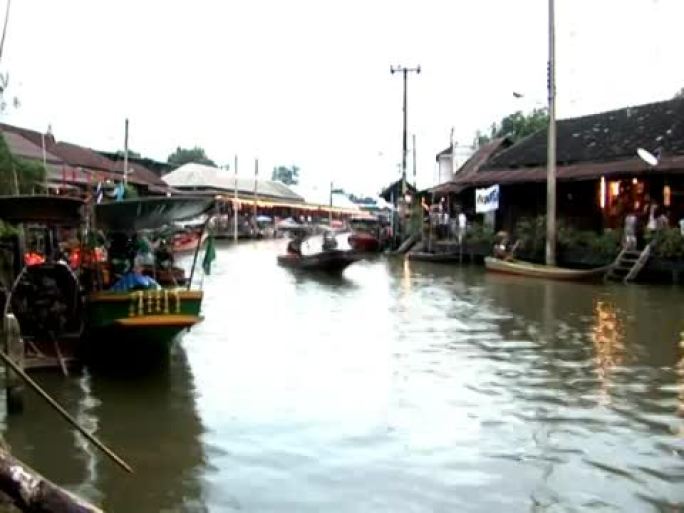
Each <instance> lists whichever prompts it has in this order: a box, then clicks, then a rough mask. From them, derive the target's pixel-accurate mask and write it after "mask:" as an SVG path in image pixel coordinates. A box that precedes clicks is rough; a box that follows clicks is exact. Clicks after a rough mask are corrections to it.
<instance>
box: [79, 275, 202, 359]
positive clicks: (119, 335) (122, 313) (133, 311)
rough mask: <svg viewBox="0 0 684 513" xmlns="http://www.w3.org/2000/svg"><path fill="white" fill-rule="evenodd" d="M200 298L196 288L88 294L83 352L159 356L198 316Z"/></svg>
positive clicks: (112, 356) (92, 355) (114, 356)
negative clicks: (191, 289)
mask: <svg viewBox="0 0 684 513" xmlns="http://www.w3.org/2000/svg"><path fill="white" fill-rule="evenodd" d="M201 304H202V292H201V291H189V290H180V289H158V290H145V291H142V290H141V291H133V292H120V293H117V292H99V293H96V294H92V295H91V296H89V297H88V299H87V304H86V337H85V339H84V342H83V347H82V349H83V354H84V356H85V357H86V358H87V359H88V360H91V361H92V360H103V359H109V360H112V361H121V360H125V359H129V360H137V361H147V360H149V359H156V358H158V357H163V356H164V355H167V354H168V351H169V349H170V347H171V345H172V344H173V342H174V340H175V339H176V338H177V337H178V335H180V334H181V333H182V332H183V331H185V330H186V329H189V328H191V327H192V326H194V325H195V324H197V323H199V322H201V320H202V318H201V316H200V308H201Z"/></svg>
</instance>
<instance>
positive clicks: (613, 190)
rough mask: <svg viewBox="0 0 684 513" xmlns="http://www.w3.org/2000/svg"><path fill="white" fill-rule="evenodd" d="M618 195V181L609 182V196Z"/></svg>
mask: <svg viewBox="0 0 684 513" xmlns="http://www.w3.org/2000/svg"><path fill="white" fill-rule="evenodd" d="M619 194H620V181H619V180H618V181H615V182H610V195H611V197H613V198H614V197H615V196H618V195H619Z"/></svg>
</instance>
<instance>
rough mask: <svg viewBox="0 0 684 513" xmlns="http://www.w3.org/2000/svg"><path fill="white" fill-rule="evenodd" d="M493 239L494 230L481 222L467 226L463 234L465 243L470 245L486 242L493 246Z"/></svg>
mask: <svg viewBox="0 0 684 513" xmlns="http://www.w3.org/2000/svg"><path fill="white" fill-rule="evenodd" d="M494 240H495V234H494V230H493V229H492V228H490V227H489V226H485V225H484V224H482V223H472V224H471V225H469V226H468V229H467V231H466V234H465V241H466V243H468V244H472V245H480V244H486V245H488V246H493V245H494Z"/></svg>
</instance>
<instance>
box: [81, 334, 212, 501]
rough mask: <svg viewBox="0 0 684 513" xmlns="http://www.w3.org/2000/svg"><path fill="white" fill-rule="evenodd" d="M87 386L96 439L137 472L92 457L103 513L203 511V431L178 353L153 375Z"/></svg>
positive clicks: (180, 351)
mask: <svg viewBox="0 0 684 513" xmlns="http://www.w3.org/2000/svg"><path fill="white" fill-rule="evenodd" d="M90 387H91V393H92V396H93V398H95V399H96V401H95V402H94V405H93V407H92V408H91V415H93V416H96V417H97V419H98V424H99V430H98V432H97V434H98V435H99V436H101V437H102V438H103V439H104V440H107V441H108V442H109V443H110V444H111V445H112V447H116V448H117V450H118V451H119V452H120V453H121V454H122V455H123V457H125V458H126V460H127V461H128V463H129V464H130V465H131V466H132V467H133V468H134V469H135V472H136V473H135V475H132V476H129V475H125V474H123V473H122V472H121V470H120V469H119V468H117V467H116V466H114V465H113V464H111V463H110V462H109V461H106V460H104V459H103V458H102V457H99V456H98V479H97V487H98V488H99V489H100V490H106V491H107V493H106V496H105V498H104V504H103V506H104V509H105V510H107V511H110V510H111V511H184V512H204V511H207V507H206V506H205V504H204V499H203V493H202V482H201V476H202V474H203V472H204V471H205V470H206V460H205V456H204V452H203V448H202V446H201V435H202V433H203V428H202V424H201V421H200V419H199V416H198V414H197V412H196V410H195V403H194V396H195V388H194V385H193V378H192V375H191V374H190V369H189V367H188V362H187V358H186V354H185V351H184V350H183V349H182V347H180V346H178V347H176V348H175V351H174V352H173V354H172V358H171V360H170V362H169V365H168V366H167V367H165V368H163V369H160V371H159V372H155V373H154V374H150V375H145V376H140V377H138V378H132V379H128V380H125V381H122V380H121V379H120V378H119V377H112V378H109V377H106V376H99V375H95V376H92V377H91V383H90ZM139 476H144V478H143V479H142V480H141V479H140V477H139Z"/></svg>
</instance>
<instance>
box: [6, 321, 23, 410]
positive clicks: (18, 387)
mask: <svg viewBox="0 0 684 513" xmlns="http://www.w3.org/2000/svg"><path fill="white" fill-rule="evenodd" d="M2 335H3V337H4V339H5V340H4V348H3V349H4V351H5V352H6V353H7V354H8V355H10V356H11V357H12V359H13V360H14V361H15V362H17V365H19V366H20V367H21V368H22V369H23V368H24V354H25V351H24V344H23V341H22V339H21V330H20V329H19V322H18V321H17V318H16V317H15V316H14V315H12V314H7V315H6V316H5V321H4V326H3V332H2ZM23 392H24V387H23V386H22V381H21V380H20V379H19V376H18V375H17V373H16V372H14V371H13V370H12V368H11V367H10V366H9V365H5V397H6V400H7V413H9V414H12V413H21V412H22V411H24V397H23Z"/></svg>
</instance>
